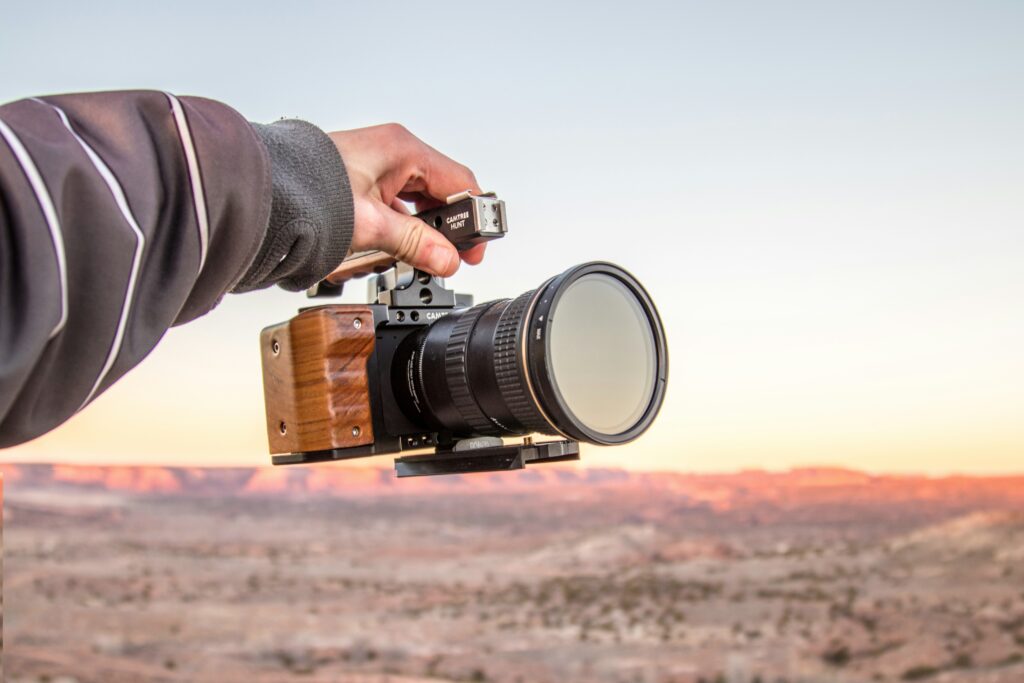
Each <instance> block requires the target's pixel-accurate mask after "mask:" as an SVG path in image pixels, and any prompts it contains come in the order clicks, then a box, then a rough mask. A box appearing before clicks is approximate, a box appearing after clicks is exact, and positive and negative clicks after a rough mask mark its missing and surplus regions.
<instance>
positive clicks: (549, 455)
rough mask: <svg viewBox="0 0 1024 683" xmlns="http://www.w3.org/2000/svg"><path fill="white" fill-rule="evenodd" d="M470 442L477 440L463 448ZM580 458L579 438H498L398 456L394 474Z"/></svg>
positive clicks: (512, 466) (506, 467) (507, 467)
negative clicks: (507, 442)
mask: <svg viewBox="0 0 1024 683" xmlns="http://www.w3.org/2000/svg"><path fill="white" fill-rule="evenodd" d="M467 442H477V443H478V445H473V446H471V447H468V448H460V447H461V446H462V445H463V444H465V443H467ZM579 459H580V444H579V442H578V441H544V442H541V443H533V441H532V440H530V439H526V440H525V441H524V442H523V443H522V444H512V445H505V444H504V443H502V441H501V439H498V438H496V437H483V438H475V439H466V440H464V441H459V442H458V443H456V444H455V447H454V448H452V449H440V448H439V449H438V450H436V451H435V452H434V453H428V454H426V455H406V456H403V457H401V458H395V474H396V475H398V476H399V477H422V476H428V475H435V474H468V473H470V472H503V471H507V470H521V469H523V468H525V467H526V466H527V465H533V464H536V463H547V462H567V461H570V460H579Z"/></svg>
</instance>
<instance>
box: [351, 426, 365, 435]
mask: <svg viewBox="0 0 1024 683" xmlns="http://www.w3.org/2000/svg"><path fill="white" fill-rule="evenodd" d="M362 432H363V430H361V429H360V428H359V425H356V426H355V427H353V428H352V436H359V435H360V434H362Z"/></svg>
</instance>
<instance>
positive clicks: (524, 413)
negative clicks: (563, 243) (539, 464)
mask: <svg viewBox="0 0 1024 683" xmlns="http://www.w3.org/2000/svg"><path fill="white" fill-rule="evenodd" d="M534 291H536V290H534ZM534 291H530V292H526V293H525V294H522V295H520V296H519V297H518V298H517V299H515V300H514V301H512V303H510V304H509V305H508V307H506V308H505V310H504V311H503V312H502V314H501V319H500V320H499V321H498V326H497V328H496V329H495V331H494V374H495V377H496V379H497V381H498V388H499V390H500V392H501V396H502V398H504V400H505V405H507V406H508V409H509V412H510V413H512V415H513V416H514V417H515V418H516V420H518V421H519V423H520V424H522V425H523V427H525V428H526V429H529V430H530V431H534V432H541V433H544V434H551V433H553V430H552V427H551V425H550V424H548V421H547V420H545V419H544V417H543V416H542V415H541V414H540V411H539V410H538V409H537V404H536V403H535V402H534V400H533V397H532V396H531V395H530V392H529V389H528V388H527V386H526V368H524V367H523V363H522V357H521V355H520V351H521V348H522V347H521V345H520V335H521V334H522V328H523V325H524V324H525V320H524V318H525V316H526V308H527V306H529V304H530V300H531V299H532V298H533V294H534Z"/></svg>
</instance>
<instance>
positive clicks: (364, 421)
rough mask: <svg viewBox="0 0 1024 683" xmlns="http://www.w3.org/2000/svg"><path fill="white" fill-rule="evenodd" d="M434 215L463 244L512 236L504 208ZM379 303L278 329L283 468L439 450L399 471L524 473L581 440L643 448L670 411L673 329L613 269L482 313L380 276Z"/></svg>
mask: <svg viewBox="0 0 1024 683" xmlns="http://www.w3.org/2000/svg"><path fill="white" fill-rule="evenodd" d="M419 216H420V217H421V218H423V219H424V220H425V221H426V222H427V223H428V225H432V226H435V227H437V229H439V230H443V229H444V228H445V227H446V226H449V227H451V232H452V234H453V235H454V234H456V233H457V234H458V239H460V240H462V241H461V242H459V243H458V244H469V243H478V242H479V241H482V240H487V239H494V238H496V237H501V236H502V235H504V234H505V232H506V219H505V210H504V204H503V203H502V202H500V201H499V200H497V199H496V198H494V197H493V196H486V195H485V196H473V195H467V196H459V197H455V198H452V200H450V201H449V204H448V205H447V206H446V207H440V208H438V209H432V210H431V211H430V212H424V213H421V214H419ZM450 238H451V237H450ZM453 239H454V238H453ZM358 258H365V257H364V256H359V257H358ZM359 267H360V268H362V267H363V266H359ZM333 291H335V292H336V291H337V288H333ZM323 294H324V292H323V291H317V292H315V293H313V295H317V296H320V295H323ZM369 298H370V303H368V304H365V305H361V304H336V305H325V306H317V307H313V308H307V309H303V310H302V311H301V312H300V313H299V315H297V316H296V317H295V318H293V319H292V320H290V321H288V322H286V323H282V324H280V325H275V326H272V327H268V328H267V329H265V330H264V331H263V333H262V335H261V345H262V352H263V353H262V355H263V371H264V394H265V398H266V408H267V434H268V437H269V440H270V448H271V454H272V460H273V462H274V464H276V465H286V464H300V463H313V462H324V461H331V460H342V459H348V458H356V457H363V456H370V455H380V454H396V453H402V452H406V451H418V450H424V449H429V450H430V451H431V452H428V453H425V454H418V455H406V456H403V457H399V458H397V459H396V461H395V466H396V471H397V474H398V476H400V477H404V476H418V475H429V474H448V473H466V472H482V471H497V470H510V469H520V468H522V467H524V466H526V465H527V464H531V463H538V462H552V461H564V460H575V459H578V458H579V442H580V441H587V442H590V443H596V444H605V445H614V444H619V443H626V442H628V441H632V440H633V439H635V438H636V437H637V436H639V435H640V434H641V433H643V432H644V431H646V429H647V428H648V427H649V426H650V424H651V422H652V421H653V420H654V417H655V416H656V414H657V412H658V410H659V408H660V406H661V402H662V399H663V396H664V391H665V385H666V382H667V369H668V365H667V361H668V358H667V346H666V344H665V337H664V333H663V330H662V328H661V322H660V319H659V318H658V315H657V311H656V309H655V307H654V304H653V301H651V299H650V297H649V296H648V295H647V293H646V291H645V290H644V289H643V287H642V286H641V285H640V284H639V282H637V281H636V280H635V279H634V278H633V277H632V276H631V275H630V274H629V273H627V272H626V271H624V270H622V269H621V268H619V267H618V266H615V265H613V264H610V263H603V262H593V263H586V264H582V265H579V266H575V267H573V268H570V269H569V270H567V271H565V272H563V273H562V274H561V275H558V276H556V277H554V278H551V279H550V280H548V281H547V282H545V283H544V284H543V285H541V287H538V288H537V289H535V290H531V291H528V292H526V293H524V294H522V295H521V296H519V297H517V298H516V299H511V300H510V299H501V300H496V301H490V302H486V303H484V304H480V305H477V306H474V305H473V300H472V297H471V296H468V295H463V294H456V293H455V292H453V291H452V290H450V289H448V288H446V287H445V284H444V281H443V280H442V279H440V278H437V277H435V276H432V275H430V274H429V273H425V272H423V271H420V270H416V269H414V268H412V267H411V266H409V265H407V264H402V263H399V264H395V265H394V267H392V268H390V269H388V270H386V271H384V272H382V273H378V274H376V275H375V276H374V277H373V279H372V280H371V282H370V297H369ZM533 434H547V435H551V436H555V437H558V438H556V439H554V440H551V441H543V442H534V440H533V438H532V436H531V435H533ZM510 437H511V438H514V439H515V441H514V442H513V443H506V441H505V439H506V438H510Z"/></svg>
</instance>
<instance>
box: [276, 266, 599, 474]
mask: <svg viewBox="0 0 1024 683" xmlns="http://www.w3.org/2000/svg"><path fill="white" fill-rule="evenodd" d="M343 286H344V283H338V284H334V283H329V282H326V281H325V282H323V283H320V284H319V285H318V286H316V287H314V288H313V289H311V290H310V291H309V292H308V293H307V294H308V296H309V297H311V298H325V297H337V296H340V295H341V294H342V291H343ZM368 289H369V294H368V299H369V300H370V302H369V303H368V304H365V305H360V304H328V305H322V306H316V307H312V308H305V309H302V311H301V312H300V315H299V316H297V317H296V318H294V319H292V320H291V321H289V322H288V323H283V324H282V325H278V326H274V327H271V328H267V329H266V330H264V332H263V335H262V337H263V338H262V342H263V343H262V347H263V358H264V368H265V371H264V378H265V379H264V381H265V382H266V383H267V387H268V388H269V387H271V386H273V387H274V388H275V389H276V391H274V392H268V395H275V396H278V395H279V396H282V397H283V398H282V399H281V400H279V401H276V402H275V403H274V404H273V405H272V404H271V403H269V402H268V405H267V420H268V425H267V427H268V430H267V431H268V435H269V436H270V441H271V449H272V450H276V451H278V452H279V453H280V454H278V455H273V456H272V458H271V460H272V462H273V464H274V465H293V464H309V463H316V462H329V461H334V460H347V459H350V458H357V457H365V456H371V455H378V454H385V453H389V454H390V453H400V452H402V451H406V450H422V449H425V448H433V452H430V453H425V454H415V455H406V456H399V457H396V458H395V473H396V475H397V476H398V477H414V476H427V475H440V474H465V473H471V472H497V471H506V470H518V469H523V468H525V467H526V466H527V465H533V464H537V463H547V462H564V461H571V460H578V459H579V457H580V455H579V453H580V449H579V442H578V441H575V440H572V439H559V440H553V441H540V442H534V440H533V438H532V437H531V436H527V437H525V438H523V439H522V441H521V442H520V443H505V442H504V441H503V440H502V439H501V438H500V437H493V436H469V437H455V436H454V435H451V434H447V433H443V432H420V433H417V434H412V435H405V436H399V437H395V436H391V435H390V433H389V432H388V430H386V429H382V427H383V426H384V423H385V417H384V415H383V414H382V406H381V405H380V404H381V401H379V400H378V401H369V391H375V392H378V393H379V392H382V391H390V389H389V388H387V387H382V386H379V384H380V383H379V382H378V381H377V378H376V377H375V375H376V374H378V373H376V372H373V371H372V370H371V369H370V368H369V367H368V363H367V361H368V360H369V358H370V357H371V355H372V354H373V352H374V350H376V343H377V342H378V341H381V342H382V343H384V344H386V343H388V342H387V341H386V340H383V339H382V340H378V337H377V332H376V330H377V329H378V328H379V327H380V326H381V325H382V324H383V323H387V324H388V326H391V327H403V326H420V325H423V324H429V323H430V322H433V321H434V320H437V319H439V318H441V317H443V316H444V315H447V314H448V313H449V312H452V311H456V310H461V309H464V308H468V307H470V306H472V305H473V298H472V296H471V295H466V294H457V293H455V292H454V291H453V290H451V289H449V288H447V287H446V286H445V282H444V279H443V278H440V277H437V276H434V275H431V274H430V273H427V272H425V271H422V270H418V269H415V268H413V267H412V266H410V265H408V264H406V263H396V264H395V265H394V266H393V267H391V268H389V269H388V270H385V271H384V272H380V273H377V274H375V275H372V276H371V277H370V278H369V283H368ZM296 323H300V324H299V325H298V326H297V325H296ZM339 326H340V327H339ZM304 327H305V328H308V329H304ZM286 328H287V329H286ZM341 328H344V329H345V334H344V336H345V340H344V342H342V343H345V344H348V346H349V348H347V349H346V351H345V352H346V353H348V354H350V355H351V356H355V357H358V358H362V362H355V363H352V362H350V363H346V364H345V367H338V368H335V369H334V371H335V373H336V374H344V375H346V377H345V381H346V382H354V383H355V386H357V387H359V386H366V387H367V392H365V394H366V400H365V401H359V400H358V399H359V398H360V397H359V396H353V397H351V398H352V399H353V400H352V401H348V400H347V399H346V398H345V397H340V396H338V395H337V394H334V395H332V394H331V392H330V387H329V386H327V385H326V382H327V380H326V378H325V379H324V386H323V387H320V388H319V389H318V390H314V391H315V393H317V394H318V396H319V398H320V399H321V404H322V405H323V410H322V411H321V412H320V413H319V414H318V415H315V416H314V418H315V419H313V420H306V421H305V422H303V423H300V424H296V425H295V428H293V429H292V433H289V431H288V430H289V426H288V422H287V419H288V418H287V417H282V416H291V417H292V418H293V419H294V418H295V417H296V416H298V415H299V414H303V415H305V414H308V413H309V412H310V401H309V400H308V397H301V396H298V395H297V394H298V392H299V391H300V390H299V389H298V384H297V382H296V381H295V379H296V378H295V375H297V374H298V372H299V370H298V368H300V367H301V364H302V362H303V359H302V358H299V357H293V355H292V349H293V348H296V350H297V347H299V346H300V345H299V344H294V345H293V344H291V343H290V341H288V342H286V341H282V340H284V339H288V340H290V338H291V337H292V336H293V335H296V334H300V335H306V338H305V340H304V343H303V344H302V346H303V347H306V346H309V345H310V344H311V343H313V344H314V345H315V344H316V343H319V344H320V345H319V349H320V350H321V351H323V350H324V349H327V348H332V349H333V348H334V346H333V345H334V344H337V343H339V340H338V339H336V337H337V336H338V335H335V334H332V332H331V330H332V329H341ZM353 330H355V331H356V332H357V333H356V334H353ZM311 338H312V339H313V340H314V341H311ZM282 356H284V357H285V358H284V359H283V360H284V361H285V362H286V364H288V368H287V369H286V370H285V371H284V372H283V373H282V372H280V371H279V372H278V373H276V374H275V373H274V372H273V371H272V368H274V367H275V365H277V366H278V367H280V365H281V363H280V361H281V360H282V359H281V357H282ZM356 366H358V367H356ZM360 371H361V376H359V373H360ZM285 385H291V387H292V391H291V393H289V392H288V391H281V389H282V387H283V386H285ZM304 390H305V391H308V386H307V387H305V389H304ZM351 393H354V394H359V393H360V392H358V391H356V392H351ZM328 404H330V405H328ZM300 405H301V410H300ZM339 415H341V416H343V417H342V418H341V419H339V417H338V416H339ZM346 418H351V419H346ZM349 423H353V424H352V426H351V427H350V426H349ZM375 435H376V436H375ZM282 451H291V452H283V453H282Z"/></svg>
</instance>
